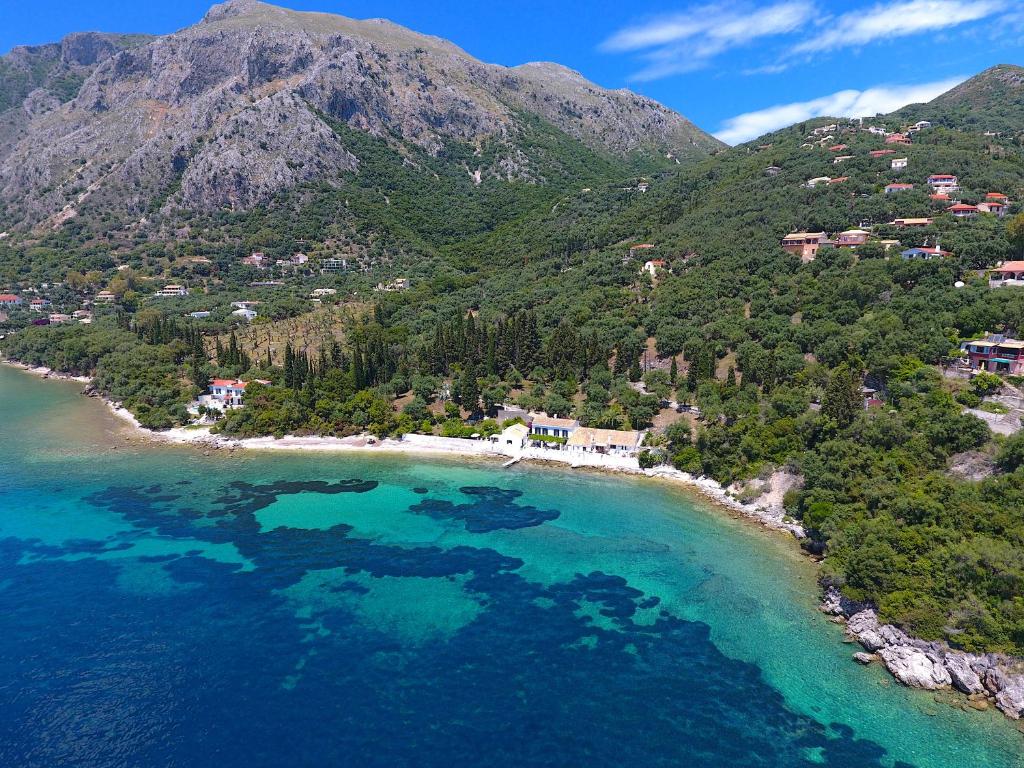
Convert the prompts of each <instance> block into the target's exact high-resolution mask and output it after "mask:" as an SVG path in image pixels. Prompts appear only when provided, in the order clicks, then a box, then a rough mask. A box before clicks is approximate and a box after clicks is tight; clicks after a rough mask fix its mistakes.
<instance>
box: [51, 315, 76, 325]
mask: <svg viewBox="0 0 1024 768" xmlns="http://www.w3.org/2000/svg"><path fill="white" fill-rule="evenodd" d="M47 319H48V320H49V321H50V325H62V324H63V323H70V322H71V315H65V314H64V313H62V312H52V313H51V314H50V315H49V317H48V318H47Z"/></svg>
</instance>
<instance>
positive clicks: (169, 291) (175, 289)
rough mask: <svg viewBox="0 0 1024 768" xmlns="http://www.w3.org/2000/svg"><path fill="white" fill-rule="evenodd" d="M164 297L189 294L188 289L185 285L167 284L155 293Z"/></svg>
mask: <svg viewBox="0 0 1024 768" xmlns="http://www.w3.org/2000/svg"><path fill="white" fill-rule="evenodd" d="M153 295H154V296H157V297H159V298H162V299H169V298H175V297H178V296H188V289H187V288H185V286H183V285H165V286H164V287H163V288H161V289H160V290H159V291H157V292H156V293H154V294H153Z"/></svg>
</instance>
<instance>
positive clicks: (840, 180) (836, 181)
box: [828, 176, 850, 184]
mask: <svg viewBox="0 0 1024 768" xmlns="http://www.w3.org/2000/svg"><path fill="white" fill-rule="evenodd" d="M849 180H850V177H849V176H836V177H835V178H834V179H829V180H828V183H829V184H842V183H843V182H844V181H849Z"/></svg>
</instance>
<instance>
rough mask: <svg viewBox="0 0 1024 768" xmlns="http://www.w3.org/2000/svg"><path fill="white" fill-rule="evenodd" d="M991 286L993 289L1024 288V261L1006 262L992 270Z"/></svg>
mask: <svg viewBox="0 0 1024 768" xmlns="http://www.w3.org/2000/svg"><path fill="white" fill-rule="evenodd" d="M989 285H990V286H991V287H992V288H1000V287H1004V286H1018V287H1019V286H1024V261H1004V262H1003V263H1002V265H1001V266H998V267H996V268H995V269H993V270H992V276H991V277H990V278H989Z"/></svg>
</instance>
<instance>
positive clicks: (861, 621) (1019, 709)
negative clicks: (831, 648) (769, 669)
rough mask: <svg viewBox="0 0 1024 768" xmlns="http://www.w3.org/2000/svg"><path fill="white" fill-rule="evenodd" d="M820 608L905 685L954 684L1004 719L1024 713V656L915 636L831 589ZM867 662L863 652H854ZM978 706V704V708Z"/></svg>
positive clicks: (930, 687) (929, 687)
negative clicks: (968, 648)
mask: <svg viewBox="0 0 1024 768" xmlns="http://www.w3.org/2000/svg"><path fill="white" fill-rule="evenodd" d="M821 609H822V611H824V612H825V613H827V614H830V615H832V616H838V617H841V618H842V619H844V620H845V621H846V633H847V635H849V636H850V637H851V638H852V639H854V640H856V641H857V642H858V643H860V644H861V645H862V646H863V647H864V648H865V649H866V650H867V651H868V652H870V654H872V655H874V656H875V657H877V658H878V659H879V660H880V661H881V662H882V663H883V664H884V665H885V668H886V669H887V670H889V672H890V673H892V676H893V677H895V678H896V679H897V680H899V681H900V682H901V683H903V684H904V685H908V686H910V687H912V688H924V689H926V690H939V689H945V688H953V689H955V690H957V691H960V692H961V693H963V694H966V695H968V696H971V697H972V699H981V698H982V697H983V698H984V699H987V700H989V701H991V702H992V703H993V704H995V706H996V707H998V708H999V709H1000V710H1001V711H1002V712H1003V713H1004V714H1005V715H1006V716H1007V717H1010V718H1013V719H1014V720H1019V719H1020V718H1021V717H1024V660H1021V659H1016V658H1012V657H1009V656H1003V655H1001V654H996V653H986V654H982V655H979V654H973V653H965V652H963V651H957V650H954V649H952V648H950V647H949V646H948V645H947V644H946V643H940V642H935V641H927V640H919V639H917V638H914V637H911V636H910V635H908V634H907V633H906V632H904V631H903V630H901V629H899V628H898V627H894V626H893V625H891V624H882V623H881V622H880V621H879V620H878V613H877V612H876V611H875V609H874V608H872V607H870V606H868V605H865V604H863V603H858V602H855V601H852V600H848V599H847V598H845V597H843V596H842V595H841V594H840V593H839V590H837V589H835V588H834V587H829V588H828V589H827V590H826V592H825V598H824V600H823V601H822V604H821ZM855 658H856V660H857V661H859V662H861V663H866V662H867V661H869V660H870V656H869V655H867V654H862V653H858V654H855ZM979 708H980V707H979Z"/></svg>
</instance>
